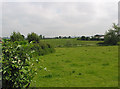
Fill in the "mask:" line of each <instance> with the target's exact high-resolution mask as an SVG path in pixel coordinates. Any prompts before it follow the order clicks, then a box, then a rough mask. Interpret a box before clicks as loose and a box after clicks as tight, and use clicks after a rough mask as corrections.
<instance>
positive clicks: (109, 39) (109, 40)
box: [104, 30, 118, 45]
mask: <svg viewBox="0 0 120 89" xmlns="http://www.w3.org/2000/svg"><path fill="white" fill-rule="evenodd" d="M117 42H118V37H117V35H116V33H115V31H114V30H109V31H108V32H107V33H106V35H105V40H104V44H109V45H116V44H117Z"/></svg>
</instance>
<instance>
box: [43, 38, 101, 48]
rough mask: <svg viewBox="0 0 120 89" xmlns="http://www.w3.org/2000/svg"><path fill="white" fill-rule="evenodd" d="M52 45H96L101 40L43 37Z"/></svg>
mask: <svg viewBox="0 0 120 89" xmlns="http://www.w3.org/2000/svg"><path fill="white" fill-rule="evenodd" d="M41 41H44V42H47V43H49V44H51V45H52V46H54V47H76V46H77V47H79V46H97V43H99V42H102V41H80V40H77V39H75V38H74V39H43V40H41Z"/></svg>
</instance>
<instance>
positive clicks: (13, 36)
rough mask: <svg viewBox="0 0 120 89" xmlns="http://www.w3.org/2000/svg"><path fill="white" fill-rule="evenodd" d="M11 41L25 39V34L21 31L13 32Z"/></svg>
mask: <svg viewBox="0 0 120 89" xmlns="http://www.w3.org/2000/svg"><path fill="white" fill-rule="evenodd" d="M10 40H11V41H13V42H14V41H23V40H24V36H23V35H21V34H20V33H19V32H13V33H12V35H11V36H10Z"/></svg>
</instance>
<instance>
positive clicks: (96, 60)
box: [30, 41, 118, 87]
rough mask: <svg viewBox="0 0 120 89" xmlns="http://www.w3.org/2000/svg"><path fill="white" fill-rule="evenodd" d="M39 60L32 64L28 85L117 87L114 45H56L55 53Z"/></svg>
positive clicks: (116, 59)
mask: <svg viewBox="0 0 120 89" xmlns="http://www.w3.org/2000/svg"><path fill="white" fill-rule="evenodd" d="M61 42H62V41H61ZM53 44H55V43H53ZM56 44H58V43H56ZM60 44H62V43H60ZM40 59H41V65H38V64H36V67H37V68H38V74H37V75H36V76H35V77H34V79H33V81H32V82H31V85H30V87H117V86H118V47H117V46H86V47H84V46H82V47H69V48H67V47H66V48H64V47H63V48H56V52H55V53H52V54H49V55H44V56H40ZM41 66H43V67H46V68H47V71H45V70H43V69H41Z"/></svg>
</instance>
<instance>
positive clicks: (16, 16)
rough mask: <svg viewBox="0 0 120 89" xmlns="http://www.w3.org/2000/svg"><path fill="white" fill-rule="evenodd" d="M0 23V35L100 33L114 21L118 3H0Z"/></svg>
mask: <svg viewBox="0 0 120 89" xmlns="http://www.w3.org/2000/svg"><path fill="white" fill-rule="evenodd" d="M0 16H1V14H0ZM0 23H2V36H3V37H4V36H10V34H11V32H13V31H19V32H20V33H21V34H23V35H25V36H26V35H27V34H28V33H31V32H35V33H37V34H39V35H40V34H42V35H44V36H46V37H54V36H59V35H61V36H69V35H70V36H82V35H85V36H91V35H95V34H104V33H105V32H106V31H107V30H108V29H109V28H111V26H112V23H116V24H117V23H118V2H116V1H114V0H113V1H111V2H104V0H101V2H96V1H93V2H90V1H86V2H4V3H3V4H2V22H0Z"/></svg>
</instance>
